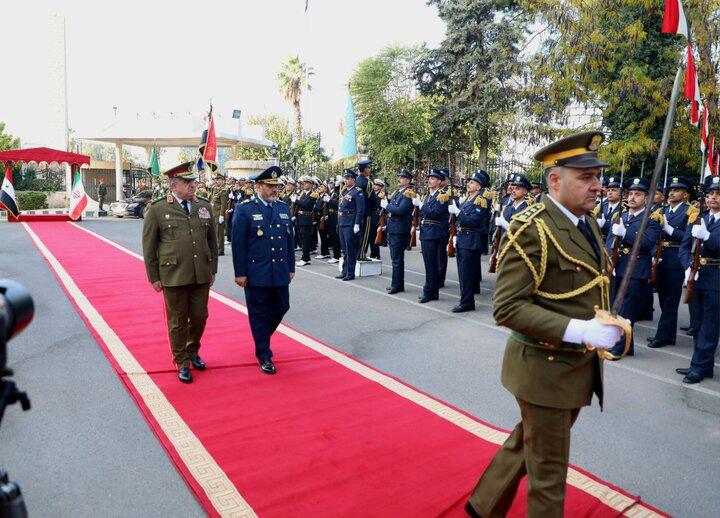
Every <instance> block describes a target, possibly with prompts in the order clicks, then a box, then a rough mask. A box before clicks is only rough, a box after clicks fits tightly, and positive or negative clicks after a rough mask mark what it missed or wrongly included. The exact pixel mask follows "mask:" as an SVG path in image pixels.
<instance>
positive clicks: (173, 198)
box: [167, 194, 175, 203]
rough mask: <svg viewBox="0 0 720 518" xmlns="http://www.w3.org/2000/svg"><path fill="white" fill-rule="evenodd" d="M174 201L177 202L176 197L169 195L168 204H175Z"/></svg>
mask: <svg viewBox="0 0 720 518" xmlns="http://www.w3.org/2000/svg"><path fill="white" fill-rule="evenodd" d="M174 201H175V196H173V195H172V194H168V197H167V202H168V203H173V202H174Z"/></svg>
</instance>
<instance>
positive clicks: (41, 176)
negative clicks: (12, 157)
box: [0, 164, 65, 193]
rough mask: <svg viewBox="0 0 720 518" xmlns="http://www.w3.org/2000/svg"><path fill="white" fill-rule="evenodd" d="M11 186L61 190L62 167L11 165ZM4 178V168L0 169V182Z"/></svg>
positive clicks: (62, 179)
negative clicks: (43, 167)
mask: <svg viewBox="0 0 720 518" xmlns="http://www.w3.org/2000/svg"><path fill="white" fill-rule="evenodd" d="M12 174H13V187H15V192H16V193H17V192H19V191H46V192H50V191H61V190H63V183H64V179H65V171H64V170H63V169H52V168H50V167H47V168H45V169H40V168H38V167H37V166H36V165H34V164H30V165H22V166H20V165H14V166H13V173H12ZM3 178H5V170H4V169H3V170H2V171H0V182H2V180H3Z"/></svg>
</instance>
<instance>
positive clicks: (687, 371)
mask: <svg viewBox="0 0 720 518" xmlns="http://www.w3.org/2000/svg"><path fill="white" fill-rule="evenodd" d="M691 370H692V369H691V368H690V367H681V368H679V369H675V372H677V373H678V374H680V375H681V376H687V375H688V374H690V371H691Z"/></svg>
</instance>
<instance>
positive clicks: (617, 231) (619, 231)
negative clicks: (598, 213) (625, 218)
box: [612, 223, 627, 238]
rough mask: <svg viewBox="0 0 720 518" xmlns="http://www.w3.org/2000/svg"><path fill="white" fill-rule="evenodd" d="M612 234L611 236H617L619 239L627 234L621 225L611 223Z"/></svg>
mask: <svg viewBox="0 0 720 518" xmlns="http://www.w3.org/2000/svg"><path fill="white" fill-rule="evenodd" d="M612 233H613V236H618V237H620V238H623V237H625V234H626V233H627V229H626V228H625V225H623V224H622V223H613V226H612Z"/></svg>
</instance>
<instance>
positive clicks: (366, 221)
mask: <svg viewBox="0 0 720 518" xmlns="http://www.w3.org/2000/svg"><path fill="white" fill-rule="evenodd" d="M371 227H372V221H371V218H370V216H369V215H368V216H367V217H365V218H363V220H362V223H361V224H360V238H359V240H358V241H359V243H358V246H359V250H358V252H359V254H358V259H359V260H360V261H365V260H367V250H368V246H370V243H371V242H373V241H374V239H375V236H371V235H370V234H371V230H372V228H371Z"/></svg>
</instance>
